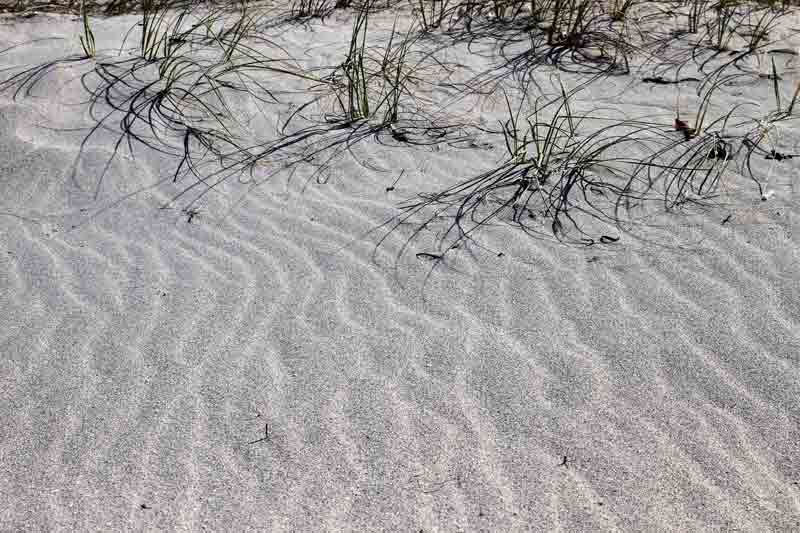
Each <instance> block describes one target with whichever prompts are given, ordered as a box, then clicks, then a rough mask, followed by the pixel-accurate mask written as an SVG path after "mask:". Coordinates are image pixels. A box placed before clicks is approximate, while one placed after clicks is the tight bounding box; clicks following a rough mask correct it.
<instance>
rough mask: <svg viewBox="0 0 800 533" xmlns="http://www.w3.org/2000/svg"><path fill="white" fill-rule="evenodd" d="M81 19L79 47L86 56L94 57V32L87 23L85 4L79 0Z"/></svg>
mask: <svg viewBox="0 0 800 533" xmlns="http://www.w3.org/2000/svg"><path fill="white" fill-rule="evenodd" d="M81 21H82V23H83V35H81V36H80V42H81V47H82V48H83V51H84V52H85V53H86V57H94V55H95V53H96V52H97V48H96V46H95V40H94V32H93V31H92V27H91V25H90V24H89V13H88V12H87V10H86V5H85V4H84V2H83V0H81Z"/></svg>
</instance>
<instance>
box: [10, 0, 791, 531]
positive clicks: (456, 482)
mask: <svg viewBox="0 0 800 533" xmlns="http://www.w3.org/2000/svg"><path fill="white" fill-rule="evenodd" d="M136 20H137V19H136V17H134V16H132V15H129V16H121V17H113V18H107V19H97V20H96V21H95V32H96V34H97V41H98V49H101V48H102V49H103V50H104V51H103V52H101V53H107V54H109V56H112V55H113V54H114V53H116V49H117V48H118V47H119V44H120V42H121V39H120V35H122V34H123V33H124V31H126V30H127V28H129V27H130V26H131V25H132V24H135V22H136ZM350 20H351V19H350V18H348V17H347V16H339V17H331V18H329V19H327V20H326V21H325V22H324V23H322V22H319V21H312V22H311V23H309V25H307V26H293V27H292V28H291V29H290V30H287V31H286V32H283V33H282V32H277V31H276V32H275V33H276V34H277V35H279V38H280V39H281V44H282V45H283V46H285V47H286V49H287V50H288V51H289V52H290V54H291V55H293V56H294V57H299V56H300V55H301V54H303V51H304V50H308V49H310V48H311V47H310V44H312V43H315V44H316V46H317V47H318V48H317V49H318V50H320V51H319V52H315V53H309V57H310V58H311V59H309V61H311V62H315V61H316V62H319V63H320V64H332V63H333V61H332V60H331V58H332V57H334V56H335V55H336V51H335V50H338V49H341V46H342V45H345V44H346V43H345V42H344V40H345V36H346V35H347V34H348V32H349V24H350ZM391 20H392V19H391V16H389V15H386V16H384V18H383V19H381V20H380V23H381V24H383V25H384V26H383V27H384V28H386V27H387V25H390V23H391ZM79 31H80V22H79V21H78V20H76V18H75V17H74V16H71V15H39V16H36V17H33V18H26V19H17V18H12V17H7V18H3V19H2V21H1V22H0V49H6V48H7V47H9V46H11V45H14V44H19V43H23V42H25V41H28V40H30V39H33V38H35V37H46V36H48V37H49V36H52V37H59V38H63V39H62V40H51V41H43V42H38V43H36V44H35V45H30V46H29V47H27V48H24V49H22V51H21V49H18V48H15V49H13V50H11V51H7V52H5V53H4V55H2V56H0V57H4V58H6V60H7V61H8V63H7V65H19V64H35V63H37V62H41V61H44V60H47V59H55V58H59V57H63V56H65V55H69V54H78V55H80V46H79V44H78V42H77V37H75V36H76V35H77V34H78V33H79ZM100 43H105V44H102V45H101V44H100ZM337 46H338V47H339V48H336V47H337ZM323 51H324V53H323ZM448 53H450V54H451V55H450V56H449V57H450V59H451V60H452V61H454V62H456V61H463V62H469V61H475V62H479V61H482V60H481V59H477V58H476V57H477V56H472V55H470V54H468V53H466V52H464V51H463V50H462V51H460V52H459V51H458V50H456V51H453V52H448ZM325 54H327V55H325ZM470 58H473V59H470ZM782 64H783V63H781V65H782ZM478 66H479V65H478ZM85 67H86V64H85V62H84V63H76V64H73V65H69V66H67V67H65V68H63V69H60V70H59V71H58V72H56V73H54V74H52V75H50V76H49V77H47V78H46V79H45V81H43V83H42V84H41V85H40V86H38V87H37V89H36V90H35V91H34V94H32V95H30V96H27V97H25V96H18V97H16V98H14V95H13V92H12V93H9V92H5V93H3V94H2V96H0V188H1V189H2V197H0V262H1V263H2V264H1V265H0V309H2V313H0V354H2V355H1V356H0V365H1V367H0V380H1V381H0V415H1V417H2V421H3V423H2V425H0V501H2V502H3V505H2V506H0V530H3V531H42V530H57V531H60V530H64V531H114V530H148V531H156V530H187V531H196V530H203V529H209V530H233V531H245V530H262V531H406V532H408V531H425V532H429V531H753V532H765V531H797V530H800V428H798V421H800V403H799V402H800V358H799V357H800V270H798V268H797V265H798V262H799V260H800V257H798V250H800V231H798V213H800V211H799V210H798V202H799V201H800V196H798V189H797V187H798V185H797V183H798V182H797V171H798V164H797V160H793V161H789V162H787V163H786V164H785V165H783V166H780V167H778V168H777V170H776V171H775V173H774V175H773V177H772V178H771V181H770V183H769V190H770V191H771V196H770V198H769V200H768V201H761V200H760V198H759V197H758V195H757V192H754V188H753V187H752V184H749V185H748V182H747V181H746V180H742V181H741V185H740V186H738V187H736V186H731V188H730V190H728V191H727V193H726V194H728V195H729V199H730V202H731V203H730V205H728V206H727V207H721V208H717V209H709V210H703V211H701V212H699V213H695V214H693V215H688V214H687V215H683V216H682V215H676V216H665V217H661V218H659V219H658V222H659V224H662V225H661V226H660V227H645V226H641V227H639V228H637V229H636V230H635V231H633V232H632V233H631V234H625V233H619V232H618V233H617V235H618V236H620V237H621V239H620V241H619V242H617V243H614V244H613V245H603V246H600V245H594V246H580V245H576V244H562V243H559V242H557V241H556V240H554V239H552V238H549V239H548V238H532V237H529V236H525V235H523V234H522V233H521V232H520V231H518V230H517V229H515V228H513V227H511V226H509V225H507V224H500V223H498V224H497V225H495V226H492V227H490V228H487V230H486V232H485V233H483V234H482V236H481V244H482V246H483V247H477V246H476V247H472V248H470V247H467V246H464V247H462V248H460V249H457V250H454V251H452V253H448V256H447V259H446V260H445V262H444V264H441V263H437V262H435V261H431V260H430V259H429V258H428V257H427V256H425V255H422V256H417V255H416V254H417V253H422V254H425V253H434V252H436V250H435V249H434V248H433V247H432V246H431V245H430V243H426V242H425V241H421V242H414V243H412V244H411V245H410V247H409V249H408V250H407V252H406V253H405V254H403V255H402V256H400V257H397V254H396V253H397V252H398V250H399V248H400V246H401V245H402V244H403V243H404V242H405V237H406V236H407V234H408V233H409V232H410V228H405V227H404V228H400V230H398V232H395V233H393V234H392V235H391V236H390V237H389V239H388V241H386V242H385V243H384V245H383V246H380V247H377V246H376V241H377V238H376V235H377V234H376V233H369V232H370V230H372V229H374V228H375V227H376V226H377V225H379V224H381V223H382V222H384V221H385V220H387V219H389V218H390V217H392V216H393V215H394V214H396V212H397V211H396V206H397V204H398V202H400V201H401V200H403V199H404V198H407V197H413V195H414V194H415V193H416V192H419V191H420V190H432V189H433V188H435V186H437V185H446V184H451V183H453V179H455V178H457V177H459V176H466V175H470V174H471V173H472V172H473V171H474V169H478V168H486V167H487V166H490V165H491V164H493V163H495V162H496V161H497V160H498V159H500V158H501V156H502V145H501V143H502V138H500V140H499V141H498V139H497V138H494V139H493V140H492V142H493V143H494V147H493V148H492V149H489V148H491V147H485V148H482V147H480V146H478V145H476V146H475V147H473V148H467V149H465V148H463V147H453V146H448V145H445V146H443V147H441V148H440V149H437V150H434V149H432V148H425V147H422V148H414V147H399V148H392V147H387V146H384V145H381V144H379V143H376V142H374V141H372V140H368V141H365V142H364V143H362V144H360V145H359V146H358V147H357V149H356V151H357V153H358V155H359V157H361V158H362V159H364V160H368V161H369V162H371V163H373V164H374V165H375V166H377V167H380V168H379V169H378V170H370V169H369V168H368V167H366V166H364V165H362V164H359V163H358V162H356V160H355V157H350V156H347V155H345V156H344V157H342V158H339V159H337V160H336V161H335V162H334V163H333V164H332V166H331V167H330V169H329V172H328V175H327V177H328V179H327V182H326V183H324V184H319V183H317V182H316V181H314V180H311V181H310V182H309V181H308V177H309V174H308V172H305V173H303V172H302V171H300V172H299V173H298V174H296V175H294V176H292V177H291V179H290V178H289V176H288V175H286V174H285V173H284V174H278V175H276V176H275V177H273V178H271V179H268V180H265V181H264V183H262V184H261V185H259V186H258V187H252V186H249V185H248V184H242V183H239V182H237V181H236V180H231V181H230V182H229V183H226V184H224V186H223V187H222V188H221V189H220V190H219V191H218V192H216V193H214V194H210V195H208V196H206V197H205V199H204V201H202V202H200V203H199V204H197V205H194V206H192V208H191V209H187V208H186V206H187V204H186V203H185V202H184V203H181V201H177V202H174V203H172V204H170V203H169V200H170V199H172V198H173V197H174V194H175V193H176V191H179V190H180V189H181V188H182V186H183V185H186V184H187V183H188V182H182V183H179V184H173V183H172V182H171V179H172V174H171V173H172V172H173V171H174V168H175V164H176V161H175V159H174V158H172V157H170V156H165V155H159V154H157V153H155V152H153V151H152V150H146V149H143V148H142V147H139V148H137V150H136V152H135V158H132V157H130V156H129V155H125V154H123V155H122V156H119V157H117V158H116V159H115V160H114V162H113V164H112V165H111V167H110V169H109V172H108V173H107V174H106V176H105V177H104V178H103V180H102V182H99V181H98V176H99V175H100V174H101V170H102V168H103V165H104V164H105V162H106V161H107V159H108V155H109V154H110V151H109V144H110V143H112V142H113V140H114V138H115V137H113V134H112V133H108V132H106V133H101V134H99V135H98V136H97V137H96V139H95V140H94V141H93V142H92V143H91V146H89V147H85V149H84V151H83V152H81V156H80V158H79V159H80V160H79V162H78V166H77V168H78V171H76V172H75V173H73V172H71V170H70V169H71V168H72V165H73V162H74V161H75V159H76V156H78V154H79V150H78V149H79V146H80V142H81V140H82V139H83V138H84V136H85V133H86V132H85V130H77V129H75V128H77V127H79V126H86V124H88V123H90V121H88V119H87V114H86V113H87V111H86V106H85V105H84V104H80V102H81V101H83V100H85V96H84V95H82V93H81V90H80V87H79V85H78V84H77V83H76V82H75V81H74V80H73V77H74V76H75V75H76V74H79V73H80V72H83V71H84V70H85V69H86V68H85ZM564 79H565V80H567V82H568V83H571V81H570V80H574V79H578V78H577V77H575V78H570V77H569V76H566V75H565V78H564ZM631 79H632V78H631V77H628V78H610V79H609V80H606V81H600V82H599V85H597V86H596V87H595V88H592V89H589V91H590V92H589V94H590V95H592V96H594V97H595V99H596V100H601V101H602V102H603V103H604V105H605V104H606V103H608V105H615V106H617V107H616V109H617V110H618V111H619V112H620V113H632V114H636V113H639V112H640V110H641V109H643V108H645V107H646V108H647V109H650V112H651V113H652V114H653V116H654V117H655V116H661V117H666V118H664V120H665V126H666V127H667V128H668V127H669V125H670V120H671V119H670V118H669V114H670V106H671V104H672V95H673V94H674V87H661V86H645V85H637V86H634V87H627V84H628V83H629V82H630V80H631ZM604 83H605V85H603V84H604ZM741 91H743V92H744V96H739V98H749V99H750V100H753V101H758V100H759V99H762V100H763V98H764V97H763V95H764V94H769V85H768V84H767V83H762V84H760V85H759V84H751V85H748V86H744V87H743V88H742V89H741ZM690 93H691V90H686V94H687V95H689V96H687V98H691V94H690ZM612 95H613V96H612ZM740 95H741V93H740ZM726 98H734V97H733V96H725V95H723V96H721V97H720V99H719V100H718V101H717V105H718V106H719V108H722V109H724V108H726V106H727V107H729V106H730V105H732V104H731V102H732V100H726ZM243 105H244V104H243ZM647 106H650V107H647ZM659 106H660V107H659ZM493 109H494V108H493ZM466 110H467V108H466V107H464V108H463V109H461V110H460V111H459V112H462V111H463V112H466ZM491 112H497V113H500V112H502V109H501V106H498V107H497V109H494V111H493V110H487V111H485V113H491ZM276 113H277V111H276ZM659 114H660V115H659ZM484 116H485V115H484ZM264 120H265V121H266V122H267V123H270V122H272V120H273V119H272V117H268V118H266V119H264ZM798 140H800V135H798V130H791V128H788V129H786V130H785V131H784V143H785V144H786V145H787V146H790V147H792V146H796V145H797V142H798ZM789 150H791V148H789ZM401 169H402V170H404V174H403V176H402V178H401V179H400V180H399V181H398V182H397V186H396V188H395V190H392V191H386V188H387V187H390V186H391V185H392V183H393V182H394V181H395V180H396V179H397V177H398V174H399V172H400V170H401ZM165 205H167V206H168V207H166V208H164V207H165ZM726 205H727V204H726ZM192 209H196V211H192ZM190 211H191V212H194V213H195V214H194V215H191V216H190V213H189V212H190ZM728 215H730V216H729V217H728V220H726V221H725V222H724V223H723V220H724V219H725V218H726V216H728ZM470 252H471V253H470ZM434 267H435V268H434Z"/></svg>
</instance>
